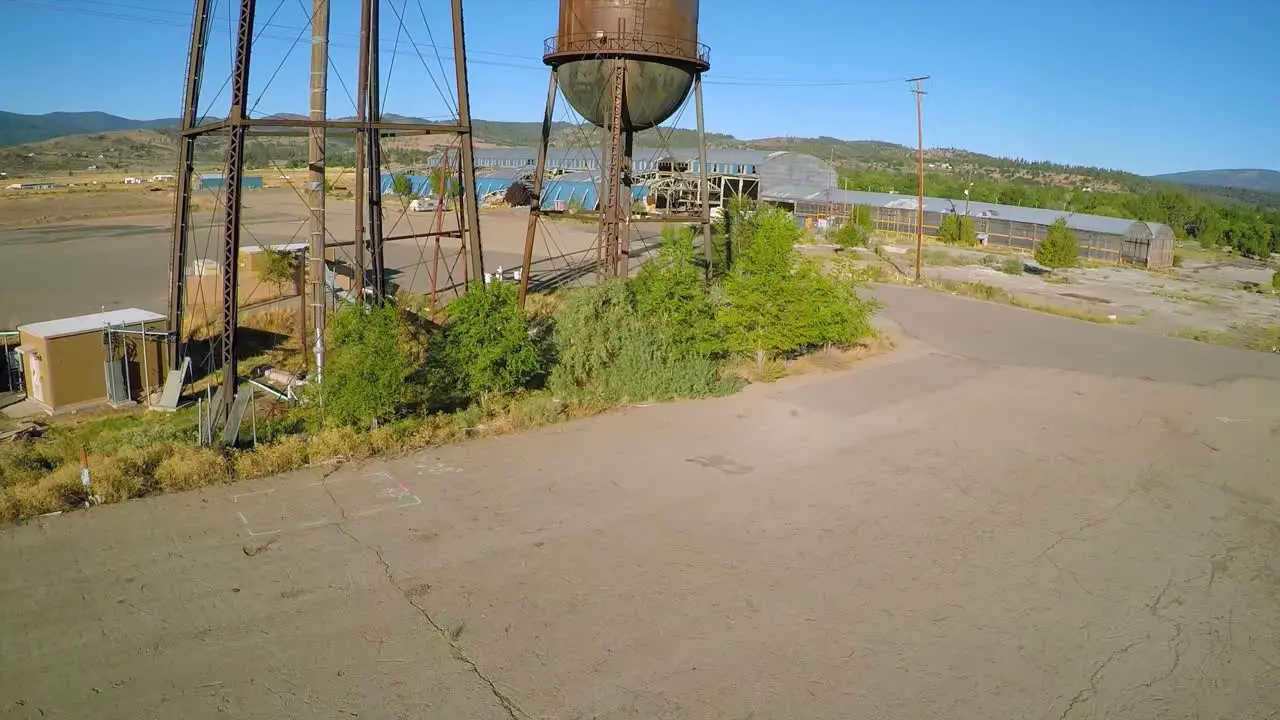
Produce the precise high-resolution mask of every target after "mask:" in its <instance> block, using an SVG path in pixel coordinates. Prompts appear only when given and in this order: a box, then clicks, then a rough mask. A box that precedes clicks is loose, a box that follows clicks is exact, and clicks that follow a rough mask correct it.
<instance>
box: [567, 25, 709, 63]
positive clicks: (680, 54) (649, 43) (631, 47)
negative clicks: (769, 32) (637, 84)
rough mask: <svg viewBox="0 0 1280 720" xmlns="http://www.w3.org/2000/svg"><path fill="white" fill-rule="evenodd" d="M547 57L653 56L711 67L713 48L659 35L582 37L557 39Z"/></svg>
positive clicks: (582, 34) (580, 35) (573, 36)
mask: <svg viewBox="0 0 1280 720" xmlns="http://www.w3.org/2000/svg"><path fill="white" fill-rule="evenodd" d="M542 50H543V55H544V57H551V56H553V55H565V54H573V53H581V54H584V55H586V54H591V55H611V54H620V55H652V56H654V57H664V58H671V59H673V60H686V61H690V60H692V61H696V62H697V63H698V64H701V65H707V66H710V65H711V48H709V47H707V46H706V45H703V44H702V43H700V42H697V41H694V40H687V39H684V38H677V37H664V36H659V35H623V36H617V35H609V34H598V33H579V34H575V35H557V36H555V37H550V38H547V39H546V41H545V42H544V43H543V44H542Z"/></svg>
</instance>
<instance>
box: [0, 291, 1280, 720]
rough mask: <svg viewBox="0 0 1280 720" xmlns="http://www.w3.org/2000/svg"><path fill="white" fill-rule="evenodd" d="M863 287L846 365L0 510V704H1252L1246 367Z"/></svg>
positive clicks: (1053, 710) (445, 711)
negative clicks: (130, 498) (462, 436)
mask: <svg viewBox="0 0 1280 720" xmlns="http://www.w3.org/2000/svg"><path fill="white" fill-rule="evenodd" d="M876 293H877V295H878V296H879V298H880V299H881V300H883V301H885V303H886V309H885V311H884V313H885V315H886V316H887V317H888V318H889V319H891V320H893V321H895V322H897V323H898V324H899V325H900V326H901V329H902V331H903V332H904V333H905V335H906V339H904V340H903V341H902V343H901V344H900V346H899V349H898V350H897V351H896V352H894V353H892V354H890V355H888V356H886V357H883V358H880V359H877V360H873V361H870V362H869V363H867V364H865V365H863V366H862V367H860V368H859V369H856V370H854V371H852V372H846V373H839V374H832V375H825V376H810V377H806V378H800V379H798V380H797V381H784V382H781V383H778V384H775V385H764V386H756V387H754V388H752V389H751V390H750V391H749V392H746V393H744V394H742V395H739V396H735V397H730V398H725V399H721V400H713V401H707V402H698V403H682V404H671V405H659V406H655V407H646V408H634V409H632V410H629V411H626V412H621V413H616V414H613V415H610V416H607V417H603V418H598V419H594V420H589V421H584V422H578V423H573V424H568V425H561V426H557V427H552V428H548V429H545V430H543V431H539V432H535V433H529V434H526V435H520V436H509V437H502V438H493V439H490V440H484V441H479V442H474V443H469V444H465V445H460V446H454V447H447V448H439V449H435V450H432V451H430V452H424V453H421V454H418V455H415V456H411V457H406V458H400V459H389V460H379V461H375V462H370V463H367V464H361V465H353V466H346V467H340V468H332V467H324V468H314V469H311V470H307V471H303V472H300V473H297V474H294V475H291V476H288V477H280V478H272V479H268V480H264V481H260V482H253V483H244V484H240V485H236V486H232V487H224V488H214V489H210V490H207V491H202V492H198V493H189V494H183V495H174V496H168V497H160V498H155V499H150V500H144V501H139V502H130V503H125V504H123V505H115V506H108V507H103V508H99V509H95V510H92V511H88V512H77V513H73V514H70V515H65V516H62V517H55V518H47V519H42V520H39V521H35V522H32V523H30V524H27V525H25V526H22V527H18V528H11V529H5V530H3V531H0V545H3V548H4V552H2V553H0V638H2V640H0V642H3V647H2V649H3V654H2V657H3V660H0V662H3V668H0V714H3V715H4V716H6V717H13V718H23V719H25V718H43V717H48V718H54V717H76V718H85V717H93V718H102V719H103V720H110V719H114V718H120V719H122V720H124V719H130V720H132V719H133V718H142V717H184V718H188V717H190V718H203V717H223V716H225V717H241V718H272V719H276V720H278V719H280V718H308V719H309V718H316V717H347V718H350V717H359V718H495V719H501V720H517V719H519V720H525V719H526V718H562V719H565V720H569V719H572V718H646V719H648V718H726V719H732V720H743V719H745V718H814V719H817V718H831V719H832V720H847V719H848V718H955V719H957V720H960V719H968V718H973V719H974V720H989V719H991V718H1047V719H1050V720H1083V719H1084V718H1117V719H1124V720H1143V719H1146V718H1151V719H1152V720H1156V719H1158V720H1168V719H1178V718H1186V719H1190V718H1238V719H1241V720H1244V719H1258V720H1262V719H1264V718H1274V717H1275V711H1276V708H1280V638H1278V637H1277V635H1276V633H1275V628H1276V627H1277V626H1280V606H1277V604H1276V601H1275V599H1276V597H1277V593H1280V574H1278V573H1277V567H1280V510H1277V508H1280V491H1278V490H1277V487H1276V484H1275V482H1274V477H1275V472H1274V470H1275V468H1276V467H1277V466H1280V441H1277V438H1278V437H1280V358H1276V357H1274V356H1270V355H1265V354H1262V353H1247V352H1242V351H1232V350H1229V349H1223V348H1215V347H1210V346H1207V345H1202V344H1197V343H1191V342H1187V341H1182V340H1175V339H1170V338H1164V337H1158V336H1154V335H1151V334H1146V333H1142V332H1138V331H1135V330H1134V329H1132V328H1116V327H1106V326H1098V325H1091V324H1087V323H1081V322H1076V321H1071V320H1065V319H1062V318H1056V317H1051V316H1048V315H1044V314H1039V313H1034V312H1029V311H1025V310H1019V309H1015V308H1009V307H1003V306H999V305H995V304H992V303H983V302H977V301H972V300H966V299H963V298H955V297H950V296H948V295H944V294H940V293H935V292H930V291H925V290H916V289H908V288H889V287H886V288H882V289H880V290H877V291H876Z"/></svg>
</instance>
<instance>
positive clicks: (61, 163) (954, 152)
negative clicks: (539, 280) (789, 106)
mask: <svg viewBox="0 0 1280 720" xmlns="http://www.w3.org/2000/svg"><path fill="white" fill-rule="evenodd" d="M385 119H387V120H390V121H402V122H403V121H415V122H425V121H423V120H420V119H418V118H410V117H404V116H397V115H388V116H386V118H385ZM177 125H178V121H177V119H175V118H160V119H155V120H133V119H130V118H124V117H119V116H116V115H110V114H107V113H103V112H54V113H47V114H44V115H22V114H18V113H11V112H3V111H0V172H4V171H5V170H6V169H8V168H6V167H4V166H6V165H8V166H9V167H10V168H14V169H17V170H19V171H21V170H23V169H26V170H29V171H37V172H49V171H53V170H78V169H83V168H84V167H85V166H86V163H85V162H84V161H85V160H90V161H92V160H94V159H95V158H97V159H104V160H105V161H106V164H107V165H109V166H114V167H121V166H122V165H123V166H126V167H129V168H130V169H134V168H144V167H151V166H157V167H160V166H164V165H165V164H166V163H169V164H171V162H172V153H171V152H169V149H168V148H167V147H166V146H167V145H170V144H172V142H173V133H174V130H176V128H177ZM473 128H474V133H475V138H476V140H477V141H479V142H483V143H487V144H491V145H505V146H532V145H535V144H536V143H537V142H538V139H539V135H540V134H541V125H540V123H536V122H501V121H491V120H475V121H474V122H473ZM552 130H553V133H552V141H553V143H556V144H560V145H570V144H578V145H581V144H584V143H589V144H596V143H598V142H599V140H600V135H599V132H600V131H599V130H598V129H596V128H584V127H580V126H575V125H572V124H569V123H556V124H555V125H554V126H553V128H552ZM654 133H655V131H646V132H645V133H641V134H640V136H639V137H638V138H637V145H642V146H643V145H657V144H659V142H658V141H659V138H657V137H646V136H652V135H653V134H654ZM81 136H87V137H81ZM275 140H276V145H274V147H277V148H279V151H278V152H279V153H280V155H279V156H277V157H276V158H275V159H276V160H278V161H284V159H285V157H288V159H290V160H292V157H291V153H293V152H295V150H296V149H294V148H292V147H291V146H290V145H289V144H288V143H289V141H290V140H292V139H291V138H279V139H275ZM646 140H648V142H645V141H646ZM48 141H53V142H48ZM339 142H341V141H339ZM696 142H697V136H696V134H695V133H694V132H693V131H691V130H680V129H677V130H672V131H662V138H661V144H663V145H666V146H669V147H691V146H694V145H695V144H696ZM104 143H105V145H104ZM395 143H396V144H395V145H393V147H395V148H397V149H398V150H399V151H400V153H401V155H402V157H404V158H405V160H406V161H413V160H414V159H417V157H416V156H415V155H414V152H415V151H416V152H417V153H418V154H425V153H426V152H427V148H428V147H429V144H427V145H424V144H422V143H418V144H414V143H412V142H409V139H398V140H397V141H395ZM348 144H349V143H348ZM708 144H709V145H710V146H711V147H719V148H749V149H760V150H783V149H785V150H794V151H797V152H807V153H810V154H813V155H817V156H819V157H822V158H824V159H829V160H831V161H833V162H836V163H839V164H850V165H856V166H860V167H864V168H872V169H881V170H902V169H909V167H908V166H909V165H910V164H911V163H912V161H913V158H914V152H915V151H914V150H913V149H912V148H908V147H905V146H902V145H896V144H893V143H886V142H878V141H846V140H839V139H837V138H831V137H818V138H792V137H775V138H762V139H756V140H740V139H738V138H736V137H734V136H732V135H724V134H718V133H708ZM15 146H17V147H15ZM211 150H212V148H211ZM215 154H216V151H215ZM926 155H927V159H928V160H930V162H931V163H934V164H936V165H938V166H946V167H951V166H952V165H960V166H965V167H968V168H974V169H975V170H976V171H977V172H980V173H982V174H984V175H988V176H992V177H999V176H1002V175H1003V176H1005V177H1008V176H1009V175H1012V176H1013V177H1014V178H1026V179H1033V178H1034V179H1035V180H1037V181H1039V182H1045V183H1052V184H1058V183H1061V184H1066V185H1081V184H1093V185H1095V186H1099V187H1108V186H1110V187H1119V186H1131V185H1133V184H1134V183H1137V182H1142V181H1147V180H1156V181H1160V182H1167V183H1174V184H1178V185H1184V186H1192V187H1204V188H1232V189H1237V190H1244V191H1250V192H1259V193H1268V194H1270V193H1280V172H1277V171H1275V170H1263V169H1240V170H1200V171H1192V172H1182V173H1173V174H1167V175H1157V176H1154V177H1151V178H1145V177H1142V176H1138V175H1134V174H1131V173H1124V172H1119V171H1114V170H1103V169H1100V168H1082V167H1073V166H1063V165H1057V164H1054V163H1027V162H1026V161H1021V160H1009V159H1006V158H996V157H992V156H988V155H983V154H980V153H974V152H970V151H966V150H959V149H931V150H928V151H926ZM38 156H39V157H40V158H42V162H29V161H28V162H25V163H19V164H17V165H15V162H16V161H19V160H22V159H28V160H29V159H31V158H37V157H38ZM210 157H211V158H212V157H213V155H211V156H210ZM11 174H12V173H11Z"/></svg>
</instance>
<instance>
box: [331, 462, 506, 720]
mask: <svg viewBox="0 0 1280 720" xmlns="http://www.w3.org/2000/svg"><path fill="white" fill-rule="evenodd" d="M336 470H337V468H335V469H334V470H333V471H330V472H328V473H326V474H325V476H324V477H323V478H321V483H322V485H321V487H323V488H324V490H325V493H327V494H328V495H329V500H330V502H332V503H333V506H334V507H335V508H337V510H338V515H339V516H340V517H341V520H339V521H338V523H337V524H335V525H334V526H333V527H335V528H337V530H338V532H340V533H342V534H343V535H345V536H347V538H348V539H350V540H351V542H353V543H355V544H356V545H359V546H360V547H361V548H363V549H365V550H367V551H369V552H371V553H373V554H374V556H375V557H377V558H378V562H379V563H380V564H381V565H382V572H383V574H384V575H386V578H387V582H389V583H391V586H392V587H394V588H395V589H396V591H397V592H399V593H400V596H401V597H402V598H404V600H405V602H407V603H409V605H410V606H412V607H413V609H415V610H417V611H418V614H419V615H421V616H422V618H423V619H424V620H426V621H427V624H428V625H430V626H431V628H432V629H433V630H435V631H436V633H437V634H438V635H440V637H442V638H444V641H445V642H446V643H448V644H449V648H450V650H451V651H452V653H451V654H452V655H453V657H454V659H456V660H458V661H459V662H461V663H463V664H464V665H466V666H467V667H469V668H470V669H471V672H472V674H474V675H475V676H476V677H477V678H479V679H480V681H481V682H482V683H484V684H485V685H486V686H487V687H488V688H489V693H490V694H491V695H493V697H494V699H495V700H497V701H498V704H499V705H501V706H502V709H503V710H505V711H506V713H507V716H508V717H510V718H511V720H520V716H524V717H526V718H528V717H531V716H530V715H529V714H528V713H526V712H525V711H524V710H522V709H520V707H519V706H518V705H516V703H515V701H514V700H512V699H511V698H510V697H508V696H507V694H506V693H504V692H503V691H502V690H500V689H499V688H498V685H497V683H496V682H494V680H492V679H491V678H490V677H489V676H488V675H486V674H485V673H484V671H483V670H481V669H480V666H479V665H477V664H476V662H475V661H474V660H472V659H471V658H470V657H469V656H467V654H466V652H465V651H464V650H463V649H462V646H461V645H459V644H458V641H457V639H456V637H455V636H454V634H453V633H451V632H449V630H448V629H447V628H445V627H444V626H443V625H441V624H440V623H438V622H436V620H435V619H434V618H432V617H431V613H430V611H428V610H427V609H426V608H425V607H423V606H422V605H419V604H418V602H417V601H416V600H414V599H413V595H411V594H410V593H409V591H408V590H407V589H405V588H404V586H402V585H401V584H400V582H399V581H398V580H396V578H395V572H394V571H393V570H392V568H391V563H388V562H387V560H386V558H384V557H383V556H382V551H381V550H379V549H378V548H376V547H374V546H372V545H370V544H368V543H366V542H364V541H363V540H361V539H360V538H358V537H356V536H355V535H353V534H352V533H351V531H350V530H348V529H347V527H346V525H345V524H344V523H346V522H347V511H346V509H345V508H343V507H342V503H340V502H338V499H337V498H336V497H334V495H333V491H332V490H330V489H329V486H328V485H327V484H323V483H324V480H325V479H327V478H328V477H329V475H332V474H333V472H336Z"/></svg>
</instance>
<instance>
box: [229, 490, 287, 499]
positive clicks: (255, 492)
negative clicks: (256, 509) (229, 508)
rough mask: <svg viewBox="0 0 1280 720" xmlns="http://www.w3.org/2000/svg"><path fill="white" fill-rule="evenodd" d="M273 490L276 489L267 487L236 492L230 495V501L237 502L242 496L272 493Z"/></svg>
mask: <svg viewBox="0 0 1280 720" xmlns="http://www.w3.org/2000/svg"><path fill="white" fill-rule="evenodd" d="M275 491H276V489H275V488H270V489H267V490H255V491H254V492H247V493H236V494H234V495H232V496H231V502H233V503H238V502H240V498H243V497H250V496H253V495H270V494H271V493H273V492H275Z"/></svg>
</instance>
